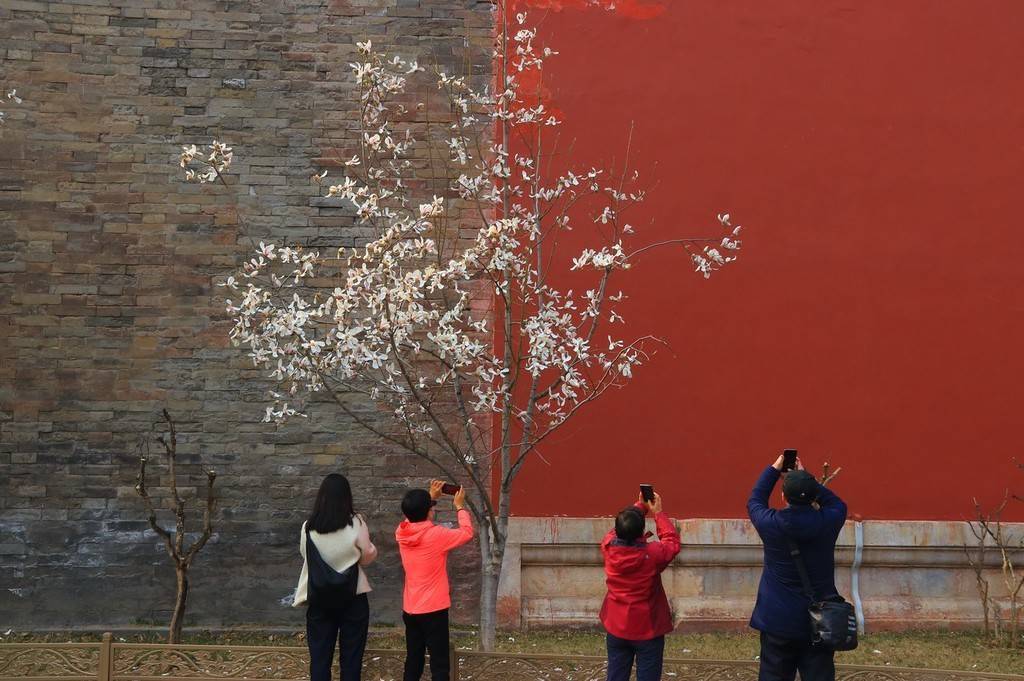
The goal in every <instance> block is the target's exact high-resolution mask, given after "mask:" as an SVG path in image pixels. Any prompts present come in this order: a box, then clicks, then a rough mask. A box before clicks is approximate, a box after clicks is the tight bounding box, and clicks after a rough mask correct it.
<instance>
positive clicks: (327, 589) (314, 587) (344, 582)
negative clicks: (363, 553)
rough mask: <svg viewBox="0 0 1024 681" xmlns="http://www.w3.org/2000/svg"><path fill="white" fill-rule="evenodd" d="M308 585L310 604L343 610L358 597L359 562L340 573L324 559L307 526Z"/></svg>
mask: <svg viewBox="0 0 1024 681" xmlns="http://www.w3.org/2000/svg"><path fill="white" fill-rule="evenodd" d="M306 571H307V576H308V582H307V585H306V591H307V600H308V602H309V603H310V604H313V605H318V606H323V607H330V608H342V607H345V606H346V605H348V604H349V603H350V602H351V601H352V600H353V599H354V598H355V596H356V588H357V586H358V583H359V561H356V562H355V563H353V564H352V565H351V566H350V567H348V568H345V569H344V570H342V571H341V572H338V571H337V570H335V569H334V568H333V567H331V565H330V563H328V562H327V561H326V560H324V559H323V556H321V555H320V551H318V550H317V548H316V544H314V543H313V538H312V537H311V536H310V535H309V525H306Z"/></svg>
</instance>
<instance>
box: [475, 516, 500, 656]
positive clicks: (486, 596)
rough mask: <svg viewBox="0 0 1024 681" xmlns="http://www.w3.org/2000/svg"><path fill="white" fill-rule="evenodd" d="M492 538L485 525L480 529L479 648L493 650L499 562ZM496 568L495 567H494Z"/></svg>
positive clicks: (496, 621)
mask: <svg viewBox="0 0 1024 681" xmlns="http://www.w3.org/2000/svg"><path fill="white" fill-rule="evenodd" d="M493 542H494V537H493V535H492V533H491V528H490V527H489V526H488V525H486V524H481V527H480V648H481V650H484V651H485V652H491V651H493V650H494V634H495V629H496V628H497V623H498V577H499V575H500V569H501V561H500V560H498V561H495V556H494V551H495V548H496V547H495V546H494V543H493ZM495 566H497V567H495Z"/></svg>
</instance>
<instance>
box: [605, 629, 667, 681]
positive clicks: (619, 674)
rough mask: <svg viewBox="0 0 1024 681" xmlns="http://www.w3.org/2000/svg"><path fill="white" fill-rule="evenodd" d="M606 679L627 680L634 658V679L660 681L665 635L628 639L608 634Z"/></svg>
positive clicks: (637, 680)
mask: <svg viewBox="0 0 1024 681" xmlns="http://www.w3.org/2000/svg"><path fill="white" fill-rule="evenodd" d="M607 644H608V681H629V674H630V672H631V671H632V670H633V659H634V658H636V681H661V664H662V660H663V659H664V657H665V637H664V636H659V637H658V638H650V639H647V640H646V641H629V640H626V639H624V638H619V637H618V636H612V635H611V634H608V638H607Z"/></svg>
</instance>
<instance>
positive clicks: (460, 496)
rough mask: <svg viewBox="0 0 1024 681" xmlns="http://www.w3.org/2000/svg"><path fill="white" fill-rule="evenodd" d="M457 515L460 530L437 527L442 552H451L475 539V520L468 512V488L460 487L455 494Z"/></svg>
mask: <svg viewBox="0 0 1024 681" xmlns="http://www.w3.org/2000/svg"><path fill="white" fill-rule="evenodd" d="M454 502H455V515H456V517H458V519H459V526H458V528H456V529H454V530H452V529H449V528H447V527H440V526H436V527H435V528H434V532H436V533H437V534H438V536H439V537H440V538H441V539H440V548H441V550H442V551H450V550H451V549H454V548H455V547H457V546H462V545H463V544H465V543H466V542H468V541H469V540H470V539H472V538H473V519H472V517H470V515H469V511H467V510H466V488H465V487H460V488H459V491H458V492H456V493H455V499H454Z"/></svg>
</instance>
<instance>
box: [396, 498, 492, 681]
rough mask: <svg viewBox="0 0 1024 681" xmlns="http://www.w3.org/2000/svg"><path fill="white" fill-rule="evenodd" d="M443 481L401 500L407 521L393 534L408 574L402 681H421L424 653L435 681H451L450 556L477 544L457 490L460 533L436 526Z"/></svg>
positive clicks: (404, 597)
mask: <svg viewBox="0 0 1024 681" xmlns="http://www.w3.org/2000/svg"><path fill="white" fill-rule="evenodd" d="M443 485H444V483H443V482H442V481H440V480H431V481H430V490H429V491H427V490H425V489H411V490H409V491H408V492H406V493H405V496H404V497H403V498H402V513H403V514H404V515H405V520H403V521H402V522H401V524H399V526H398V529H397V530H395V539H396V540H397V541H398V551H399V553H400V554H401V556H402V567H403V568H404V570H405V588H404V590H403V592H402V620H403V621H404V622H405V673H404V675H403V679H404V681H419V680H420V677H421V676H422V675H423V665H424V653H425V652H426V651H428V650H429V651H430V676H431V678H432V679H433V681H448V679H449V677H450V674H451V669H450V667H451V663H450V661H449V642H448V608H449V607H451V604H452V600H451V595H450V593H449V587H448V552H449V551H451V550H452V549H454V548H456V547H459V546H462V545H463V544H465V543H466V542H468V541H469V540H471V539H472V538H473V521H472V519H471V518H470V516H469V511H467V510H466V490H465V488H461V487H460V488H459V491H458V492H456V494H455V496H454V498H453V501H454V503H455V510H456V512H457V513H456V515H457V516H458V519H459V527H458V528H457V529H449V528H447V527H444V526H442V525H435V524H434V506H436V505H437V500H438V499H439V498H440V497H441V487H442V486H443Z"/></svg>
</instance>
